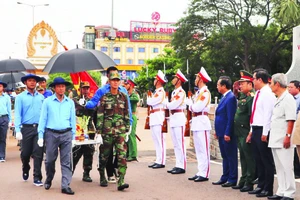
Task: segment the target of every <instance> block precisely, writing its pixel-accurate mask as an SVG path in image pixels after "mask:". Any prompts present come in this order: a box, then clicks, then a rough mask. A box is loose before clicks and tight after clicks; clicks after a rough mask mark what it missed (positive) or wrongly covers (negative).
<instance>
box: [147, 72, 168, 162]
mask: <svg viewBox="0 0 300 200" xmlns="http://www.w3.org/2000/svg"><path fill="white" fill-rule="evenodd" d="M156 78H157V79H159V80H161V81H164V80H165V77H164V74H163V73H162V72H161V71H160V70H159V72H158V74H157V76H156ZM165 96H166V93H165V90H164V88H163V87H160V88H156V90H155V92H154V93H153V95H152V97H148V98H147V104H148V105H149V106H151V107H152V109H151V111H150V118H149V124H150V130H151V133H152V139H153V141H154V145H155V150H156V161H155V163H157V164H160V165H165V163H166V142H165V140H166V139H165V134H163V133H162V125H163V122H164V119H165V111H164V107H165V102H164V101H165Z"/></svg>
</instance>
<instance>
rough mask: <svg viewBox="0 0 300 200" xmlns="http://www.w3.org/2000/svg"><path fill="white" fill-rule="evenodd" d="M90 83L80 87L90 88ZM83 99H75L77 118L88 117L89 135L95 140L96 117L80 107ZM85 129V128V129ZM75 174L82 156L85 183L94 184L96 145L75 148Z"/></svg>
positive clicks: (87, 99) (91, 111)
mask: <svg viewBox="0 0 300 200" xmlns="http://www.w3.org/2000/svg"><path fill="white" fill-rule="evenodd" d="M89 86H90V85H89V83H88V82H82V83H81V84H80V87H81V88H83V87H89ZM80 98H81V97H80V96H77V97H75V98H73V100H74V102H75V109H76V116H77V118H80V117H83V116H88V117H90V118H89V122H88V127H87V131H88V135H89V138H90V139H94V137H95V132H96V129H95V125H94V122H93V115H94V112H95V111H94V110H89V109H85V108H84V107H83V106H81V105H79V103H78V101H79V99H80ZM85 100H86V101H89V98H87V97H85ZM83 128H84V127H83ZM72 150H73V173H74V171H75V167H76V165H77V163H78V162H79V160H80V158H81V156H82V155H83V170H84V172H83V178H82V180H83V181H85V182H92V179H91V177H90V171H91V170H92V166H93V155H94V152H95V147H94V145H77V146H75V147H73V149H72Z"/></svg>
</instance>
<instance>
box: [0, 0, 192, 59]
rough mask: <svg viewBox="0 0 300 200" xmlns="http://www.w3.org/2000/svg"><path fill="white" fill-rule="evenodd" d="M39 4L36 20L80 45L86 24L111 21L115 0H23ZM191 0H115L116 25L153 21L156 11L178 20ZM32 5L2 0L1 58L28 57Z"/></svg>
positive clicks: (169, 19)
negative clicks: (153, 14)
mask: <svg viewBox="0 0 300 200" xmlns="http://www.w3.org/2000/svg"><path fill="white" fill-rule="evenodd" d="M20 2H22V3H27V4H31V5H37V4H44V3H48V4H50V5H49V6H46V7H45V6H36V7H35V9H34V15H35V17H34V21H35V23H38V22H40V21H41V20H44V21H45V22H46V23H48V24H49V25H50V26H51V27H52V28H53V29H54V30H55V31H56V34H57V36H58V38H59V39H60V40H61V41H62V42H63V43H64V44H65V45H66V46H67V47H68V48H69V49H71V48H75V47H76V44H79V46H81V39H82V33H83V32H84V26H85V25H95V26H97V25H110V24H111V2H112V0H20ZM189 2H190V0H114V27H116V28H118V29H120V30H128V31H129V28H130V21H131V20H140V21H151V13H152V12H154V11H157V12H159V13H160V15H161V19H160V21H161V22H176V21H177V20H178V19H180V18H181V17H182V16H183V15H184V14H183V12H184V11H185V10H186V9H187V7H188V4H189ZM32 10H33V9H32V7H31V6H26V5H20V4H17V1H15V0H0V16H1V17H0V27H1V32H0V59H5V58H8V57H9V56H12V57H15V58H25V56H26V41H27V37H28V34H29V32H30V30H31V28H32V24H33V17H32V13H33V12H32Z"/></svg>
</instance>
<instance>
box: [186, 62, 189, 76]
mask: <svg viewBox="0 0 300 200" xmlns="http://www.w3.org/2000/svg"><path fill="white" fill-rule="evenodd" d="M186 73H187V74H189V59H186Z"/></svg>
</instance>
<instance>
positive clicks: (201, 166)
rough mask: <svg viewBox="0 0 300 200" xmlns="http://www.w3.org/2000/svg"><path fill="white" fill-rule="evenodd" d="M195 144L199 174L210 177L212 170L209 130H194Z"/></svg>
mask: <svg viewBox="0 0 300 200" xmlns="http://www.w3.org/2000/svg"><path fill="white" fill-rule="evenodd" d="M193 137H194V146H195V151H196V156H197V161H198V173H197V174H196V175H197V176H202V177H204V178H209V172H210V150H209V148H210V134H209V131H193Z"/></svg>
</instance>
